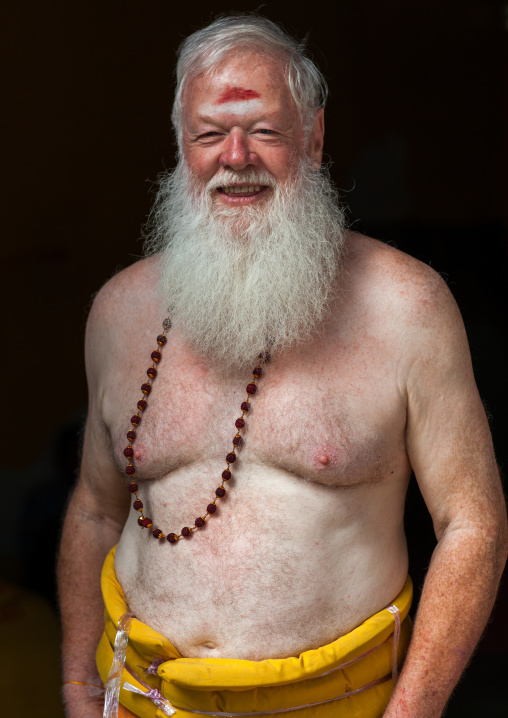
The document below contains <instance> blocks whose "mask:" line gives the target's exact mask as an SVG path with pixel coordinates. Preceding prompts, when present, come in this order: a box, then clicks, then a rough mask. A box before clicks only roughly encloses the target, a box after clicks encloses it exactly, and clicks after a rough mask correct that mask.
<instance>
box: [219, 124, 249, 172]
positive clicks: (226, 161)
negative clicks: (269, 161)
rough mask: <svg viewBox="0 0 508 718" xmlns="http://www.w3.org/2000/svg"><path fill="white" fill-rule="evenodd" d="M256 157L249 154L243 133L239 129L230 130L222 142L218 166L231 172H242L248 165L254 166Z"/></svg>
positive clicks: (247, 143) (246, 138)
mask: <svg viewBox="0 0 508 718" xmlns="http://www.w3.org/2000/svg"><path fill="white" fill-rule="evenodd" d="M255 161H256V155H255V154H254V153H253V152H250V149H249V140H248V137H247V136H246V134H245V132H244V131H243V130H242V129H240V128H239V127H234V128H233V129H231V130H230V132H229V134H228V136H227V137H226V139H225V140H224V145H223V148H222V153H221V156H220V160H219V162H220V164H221V166H222V167H229V168H231V169H232V170H242V169H244V168H245V167H247V166H248V165H251V164H255Z"/></svg>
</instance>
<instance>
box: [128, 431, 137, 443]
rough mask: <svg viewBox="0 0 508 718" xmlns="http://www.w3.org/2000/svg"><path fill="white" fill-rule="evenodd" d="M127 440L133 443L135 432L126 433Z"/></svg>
mask: <svg viewBox="0 0 508 718" xmlns="http://www.w3.org/2000/svg"><path fill="white" fill-rule="evenodd" d="M127 438H128V439H129V441H134V439H135V438H136V432H135V431H128V432H127Z"/></svg>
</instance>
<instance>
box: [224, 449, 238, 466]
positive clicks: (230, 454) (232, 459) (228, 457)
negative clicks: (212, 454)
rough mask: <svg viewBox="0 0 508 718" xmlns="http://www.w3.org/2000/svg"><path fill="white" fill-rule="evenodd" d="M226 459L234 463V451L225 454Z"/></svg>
mask: <svg viewBox="0 0 508 718" xmlns="http://www.w3.org/2000/svg"><path fill="white" fill-rule="evenodd" d="M226 461H227V462H228V464H234V463H235V461H236V454H235V452H234V451H231V452H230V453H229V454H227V455H226Z"/></svg>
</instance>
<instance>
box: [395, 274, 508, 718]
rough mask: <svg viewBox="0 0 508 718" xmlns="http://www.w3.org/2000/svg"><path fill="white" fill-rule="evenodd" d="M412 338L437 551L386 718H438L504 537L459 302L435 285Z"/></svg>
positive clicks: (414, 407) (495, 573)
mask: <svg viewBox="0 0 508 718" xmlns="http://www.w3.org/2000/svg"><path fill="white" fill-rule="evenodd" d="M429 285H430V289H429V291H428V292H423V293H422V294H421V296H418V297H417V300H416V301H415V305H414V307H413V308H412V310H411V311H412V313H413V314H414V316H412V318H411V319H412V321H411V329H409V330H408V334H409V335H410V336H408V339H409V343H408V346H410V347H411V350H410V351H411V356H410V360H409V362H408V366H409V369H408V371H407V376H406V387H407V402H408V419H407V450H408V455H409V458H410V461H411V465H412V467H413V470H414V472H415V476H416V478H417V481H418V484H419V487H420V490H421V492H422V495H423V498H424V500H425V503H426V505H427V507H428V509H429V511H430V514H431V516H432V519H433V523H434V530H435V533H436V537H437V539H438V544H437V546H436V549H435V551H434V553H433V555H432V560H431V563H430V566H429V570H428V573H427V576H426V579H425V583H424V587H423V592H422V597H421V601H420V605H419V607H418V611H417V615H416V620H415V626H414V633H413V637H412V639H411V643H410V647H409V650H408V654H407V657H406V661H405V664H404V668H403V670H402V672H401V675H400V678H399V681H398V683H397V685H396V687H395V690H394V693H393V695H392V698H391V700H390V703H389V705H388V707H387V709H386V712H385V714H384V717H385V718H438V717H439V716H441V715H442V713H443V710H444V708H445V705H446V702H447V701H448V699H449V697H450V695H451V693H452V691H453V688H454V687H455V685H456V683H457V681H458V680H459V678H460V675H461V673H462V671H463V670H464V668H465V666H466V664H467V662H468V660H469V658H470V657H471V654H472V652H473V650H474V648H475V646H476V644H477V642H478V640H479V639H480V636H481V634H482V631H483V629H484V627H485V625H486V623H487V620H488V618H489V615H490V612H491V610H492V607H493V604H494V600H495V596H496V592H497V588H498V584H499V580H500V577H501V573H502V571H503V567H504V564H505V560H506V554H507V543H508V538H507V537H508V531H507V524H506V509H505V502H504V498H503V492H502V487H501V482H500V479H499V473H498V470H497V465H496V461H495V457H494V452H493V448H492V441H491V436H490V431H489V427H488V423H487V419H486V416H485V411H484V409H483V406H482V403H481V400H480V397H479V395H478V391H477V388H476V384H475V381H474V377H473V371H472V367H471V360H470V355H469V348H468V344H467V339H466V336H465V331H464V327H463V323H462V319H461V317H460V313H459V311H458V308H457V307H456V304H455V302H454V300H453V298H452V297H451V295H450V293H449V291H448V289H447V287H446V286H445V285H444V283H443V282H442V281H441V280H440V279H438V278H437V277H435V278H434V279H433V280H431V281H430V282H429Z"/></svg>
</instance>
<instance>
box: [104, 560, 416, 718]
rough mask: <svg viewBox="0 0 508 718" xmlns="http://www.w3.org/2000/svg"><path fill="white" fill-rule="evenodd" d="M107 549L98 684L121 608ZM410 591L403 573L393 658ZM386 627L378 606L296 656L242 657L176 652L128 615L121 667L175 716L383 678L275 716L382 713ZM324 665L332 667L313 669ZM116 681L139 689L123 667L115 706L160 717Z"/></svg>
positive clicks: (244, 707)
mask: <svg viewBox="0 0 508 718" xmlns="http://www.w3.org/2000/svg"><path fill="white" fill-rule="evenodd" d="M115 550H116V547H114V548H113V549H112V550H111V551H110V553H109V554H108V556H107V558H106V561H105V563H104V568H103V571H102V593H103V597H104V604H105V630H104V634H103V636H102V638H101V641H100V643H99V646H98V649H97V667H98V669H99V673H100V675H101V678H102V680H103V681H104V682H105V681H106V679H107V676H108V673H109V670H110V667H111V664H112V661H113V646H114V642H115V636H116V631H117V625H118V620H119V618H120V617H121V616H122V615H123V614H124V613H125V612H127V611H128V606H127V604H126V601H125V596H124V593H123V591H122V587H121V586H120V584H119V583H118V581H117V578H116V573H115V566H114V557H115ZM412 593H413V587H412V583H411V579H410V578H409V576H408V578H407V580H406V583H405V585H404V588H403V589H402V591H401V592H400V594H399V595H398V596H397V597H396V598H395V600H394V601H393V605H395V606H396V607H397V608H398V609H399V611H400V620H401V624H402V626H401V633H400V641H399V647H398V658H399V663H400V662H401V661H402V660H403V657H404V655H405V652H406V650H407V646H408V644H409V640H410V637H411V628H412V624H411V619H410V617H409V615H408V612H409V608H410V605H411V599H412ZM393 630H394V617H393V615H392V614H391V613H390V612H389V611H388V610H386V609H383V610H382V611H379V613H376V614H374V615H373V616H372V617H371V618H368V619H367V620H366V621H364V622H363V623H362V624H361V625H360V626H358V627H357V628H355V629H353V630H352V631H351V632H350V633H348V634H347V635H345V636H342V637H341V638H339V639H337V640H336V641H334V642H333V643H329V644H328V645H326V646H322V647H321V648H317V649H315V650H310V651H304V653H301V654H300V655H299V656H298V657H294V658H274V659H266V660H263V661H244V660H237V659H229V658H182V656H181V655H180V654H179V652H178V651H177V650H176V648H175V647H174V646H173V645H172V644H171V642H170V641H169V640H168V639H167V638H165V637H164V636H162V635H161V634H160V633H157V631H154V630H152V629H151V628H150V627H149V626H147V625H145V624H144V623H141V621H138V620H137V619H133V620H132V625H131V630H130V634H129V645H128V648H127V656H126V665H127V666H128V667H129V668H130V669H131V670H132V671H133V672H134V673H136V674H137V675H138V676H139V677H140V678H141V679H142V680H143V681H144V682H145V683H146V684H148V685H150V687H151V688H157V689H159V690H160V692H161V694H162V695H163V697H164V698H167V699H168V700H169V701H170V703H171V704H172V705H173V706H174V707H175V708H176V709H177V713H176V715H175V718H195V716H196V713H193V712H192V711H205V712H211V713H214V712H217V713H218V714H221V713H226V714H227V713H247V712H251V711H252V712H262V711H276V710H280V709H284V708H293V707H297V706H303V705H306V704H309V703H319V702H321V701H326V700H328V699H332V698H337V697H339V696H341V695H343V694H344V693H349V692H351V691H354V690H357V689H359V688H362V687H363V686H366V685H368V684H369V683H372V682H373V681H376V680H378V679H383V678H385V677H388V680H386V681H384V682H382V683H380V684H379V685H376V686H374V687H371V688H368V689H366V690H365V691H362V692H360V693H358V694H356V695H354V696H349V697H346V698H342V699H341V700H334V701H333V702H330V703H324V704H323V705H319V706H314V707H310V708H301V709H299V710H296V709H295V710H290V711H288V712H284V713H282V714H281V715H282V716H288V717H290V718H332V716H333V718H377V717H379V716H382V715H383V712H384V709H385V707H386V704H387V703H388V700H389V698H390V695H391V692H392V690H393V681H392V679H391V665H392V636H393ZM377 646H379V648H377V650H375V651H373V652H372V653H371V654H370V655H368V656H366V657H364V658H361V659H360V660H358V661H357V662H355V663H352V664H351V665H350V666H347V667H345V668H342V669H339V670H335V671H333V669H334V668H336V667H337V666H340V665H342V664H343V663H347V662H348V661H351V660H353V659H355V658H357V657H358V656H361V655H362V654H364V653H366V652H367V651H369V650H371V649H373V648H376V647H377ZM157 659H163V660H164V662H163V663H161V664H160V665H159V667H158V675H146V674H145V673H144V670H145V669H147V668H148V667H149V666H150V664H151V663H152V661H153V660H157ZM327 671H333V672H332V673H329V674H328V675H321V674H323V673H326V672H327ZM124 681H128V682H129V683H131V684H132V685H134V686H137V687H139V688H141V689H143V690H146V688H143V687H142V686H141V685H140V684H139V683H138V682H137V681H136V679H135V678H133V677H132V675H131V674H130V673H129V672H127V671H126V670H124V672H123V678H122V690H121V692H120V703H121V704H122V705H124V706H125V707H126V708H128V709H129V710H130V711H132V712H133V713H134V715H136V716H139V718H164V714H163V713H162V712H161V711H160V710H159V709H158V708H157V707H156V706H155V705H154V704H153V703H152V701H151V700H150V699H149V698H145V697H144V696H141V695H137V694H135V693H132V692H130V691H127V690H125V689H124V688H123V683H124Z"/></svg>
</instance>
